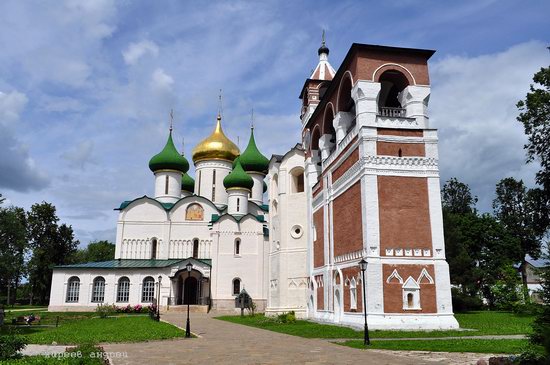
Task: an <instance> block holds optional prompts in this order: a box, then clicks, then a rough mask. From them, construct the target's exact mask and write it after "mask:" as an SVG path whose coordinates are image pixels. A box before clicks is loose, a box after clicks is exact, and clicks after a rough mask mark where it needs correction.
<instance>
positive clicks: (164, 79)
mask: <svg viewBox="0 0 550 365" xmlns="http://www.w3.org/2000/svg"><path fill="white" fill-rule="evenodd" d="M173 84H174V79H173V78H172V76H170V75H168V74H167V73H166V72H164V70H163V69H162V68H157V69H156V70H155V71H154V72H153V75H152V76H151V86H152V87H153V89H157V90H171V89H172V85H173Z"/></svg>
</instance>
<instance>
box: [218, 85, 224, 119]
mask: <svg viewBox="0 0 550 365" xmlns="http://www.w3.org/2000/svg"><path fill="white" fill-rule="evenodd" d="M222 112H223V104H222V89H220V94H219V95H218V117H219V118H221V116H222Z"/></svg>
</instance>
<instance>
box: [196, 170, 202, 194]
mask: <svg viewBox="0 0 550 365" xmlns="http://www.w3.org/2000/svg"><path fill="white" fill-rule="evenodd" d="M201 172H202V171H199V188H198V189H197V190H198V191H197V195H201Z"/></svg>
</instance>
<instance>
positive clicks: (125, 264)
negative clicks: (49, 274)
mask: <svg viewBox="0 0 550 365" xmlns="http://www.w3.org/2000/svg"><path fill="white" fill-rule="evenodd" d="M185 260H187V259H169V260H138V259H119V260H109V261H99V262H84V263H81V264H72V265H58V266H54V268H55V269H138V268H139V269H145V268H164V267H169V266H172V265H175V264H177V263H179V262H182V261H185ZM193 260H197V261H200V262H202V263H204V264H206V265H208V266H212V260H211V259H193Z"/></svg>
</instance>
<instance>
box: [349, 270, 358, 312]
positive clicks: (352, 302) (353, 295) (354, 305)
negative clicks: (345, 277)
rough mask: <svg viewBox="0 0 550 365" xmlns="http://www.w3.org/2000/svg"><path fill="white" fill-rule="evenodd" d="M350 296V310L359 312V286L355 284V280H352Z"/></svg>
mask: <svg viewBox="0 0 550 365" xmlns="http://www.w3.org/2000/svg"><path fill="white" fill-rule="evenodd" d="M349 296H350V301H349V302H350V306H349V307H350V310H351V311H352V312H355V311H357V284H356V282H355V278H353V279H352V280H351V283H350V286H349Z"/></svg>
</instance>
